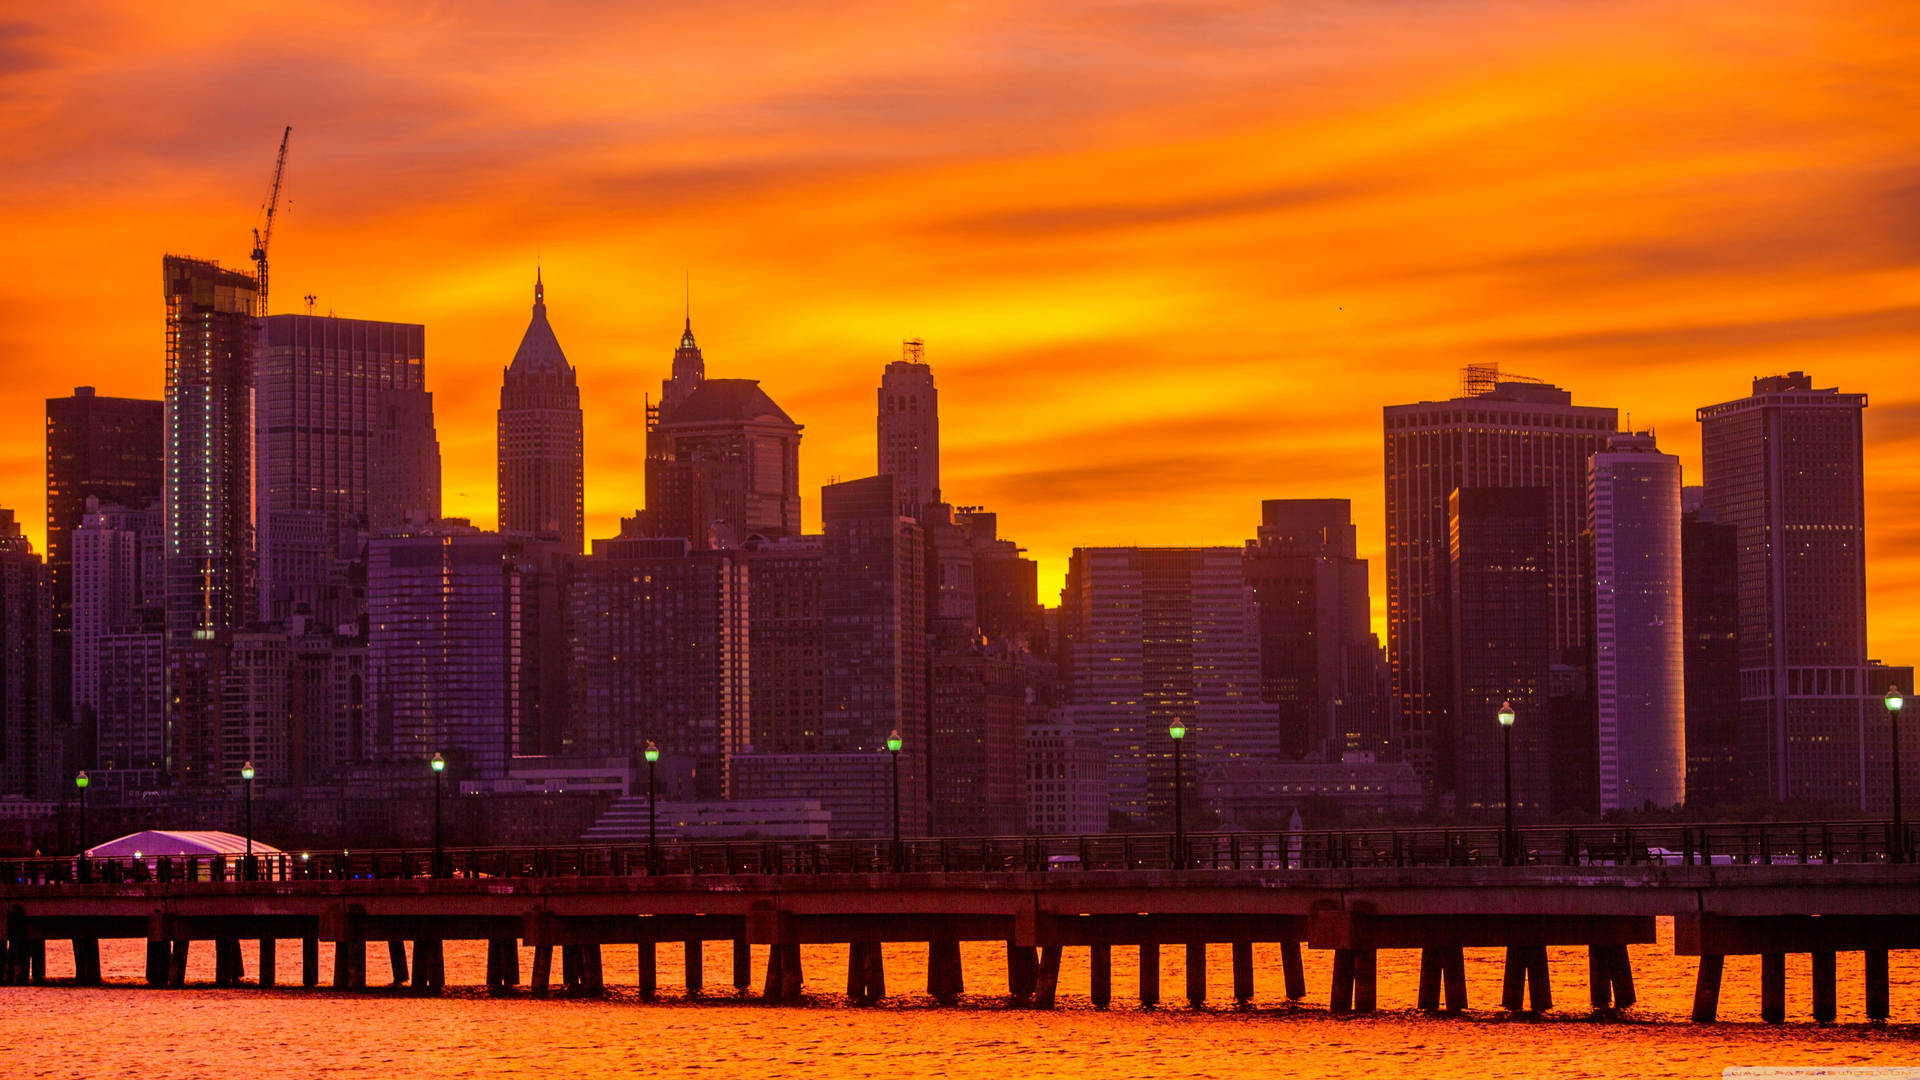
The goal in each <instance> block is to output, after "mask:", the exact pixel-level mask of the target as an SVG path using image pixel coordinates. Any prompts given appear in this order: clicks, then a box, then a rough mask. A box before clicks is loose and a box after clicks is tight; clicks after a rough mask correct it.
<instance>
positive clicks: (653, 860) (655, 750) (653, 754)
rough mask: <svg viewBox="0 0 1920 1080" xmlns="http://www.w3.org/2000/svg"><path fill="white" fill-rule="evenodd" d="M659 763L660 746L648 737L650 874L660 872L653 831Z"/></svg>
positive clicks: (648, 848) (648, 844) (657, 799)
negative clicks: (654, 776) (655, 782)
mask: <svg viewBox="0 0 1920 1080" xmlns="http://www.w3.org/2000/svg"><path fill="white" fill-rule="evenodd" d="M659 763H660V748H659V747H658V746H655V745H654V744H653V740H652V739H648V740H647V873H649V874H657V873H659V872H660V858H659V856H658V854H656V852H657V850H658V849H657V848H655V846H654V841H655V835H654V831H653V807H654V804H655V803H656V802H658V801H659V798H660V796H659V789H658V788H657V787H656V786H655V785H654V782H653V768H654V766H655V765H658V764H659Z"/></svg>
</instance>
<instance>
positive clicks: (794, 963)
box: [760, 942, 806, 1002]
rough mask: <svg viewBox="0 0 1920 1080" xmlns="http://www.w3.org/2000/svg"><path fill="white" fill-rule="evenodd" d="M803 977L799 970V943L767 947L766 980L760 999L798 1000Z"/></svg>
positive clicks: (773, 1000)
mask: <svg viewBox="0 0 1920 1080" xmlns="http://www.w3.org/2000/svg"><path fill="white" fill-rule="evenodd" d="M805 981H806V980H805V977H804V975H803V973H802V972H801V970H800V945H799V943H798V942H791V943H788V944H785V945H770V946H768V947H767V981H766V988H765V989H764V990H763V991H762V993H761V995H760V996H761V1000H763V1001H767V1002H779V1001H798V1000H800V989H801V987H802V986H804V985H805Z"/></svg>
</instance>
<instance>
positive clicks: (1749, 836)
mask: <svg viewBox="0 0 1920 1080" xmlns="http://www.w3.org/2000/svg"><path fill="white" fill-rule="evenodd" d="M1902 831H1903V832H1904V834H1905V835H1900V834H1896V832H1895V830H1894V828H1893V826H1892V823H1891V822H1887V821H1841V822H1818V821H1816V822H1767V823H1736V824H1710V825H1640V826H1527V827H1523V828H1519V829H1516V830H1515V831H1514V833H1513V834H1512V835H1511V836H1505V835H1503V830H1501V829H1500V828H1499V827H1498V826H1470V827H1461V828H1379V829H1338V830H1312V829H1308V830H1296V831H1277V832H1221V833H1193V834H1189V835H1187V836H1186V837H1185V838H1184V845H1183V844H1182V842H1181V840H1178V839H1176V838H1175V836H1173V835H1172V834H1167V833H1132V834H1105V835H1098V836H996V837H973V838H915V839H908V840H902V841H901V842H900V843H899V844H898V845H897V846H896V845H895V844H893V843H892V842H891V841H888V840H884V839H832V840H791V839H782V840H686V839H672V840H663V841H661V842H659V843H658V844H655V845H648V844H645V843H640V844H612V845H609V844H592V845H588V844H572V845H558V846H556V845H546V846H509V847H485V848H445V849H442V850H441V851H440V853H439V854H438V856H437V858H436V855H435V852H434V850H433V849H432V848H430V847H415V848H398V849H391V848H389V849H343V850H338V851H334V850H307V851H294V852H279V853H275V854H270V855H255V856H251V857H248V856H244V855H232V856H224V855H202V856H184V857H183V856H153V855H137V856H129V857H124V858H88V859H82V858H76V857H73V856H68V857H64V858H45V857H41V858H31V859H5V860H0V881H3V882H8V883H12V884H48V885H53V884H72V883H82V884H84V883H112V882H161V883H166V882H183V883H184V882H227V881H256V880H257V881H308V880H358V879H381V878H415V877H465V878H481V877H493V878H516V877H575V876H580V877H598V876H610V877H622V876H660V875H687V874H702V875H731V874H866V873H871V874H884V873H954V872H1036V871H1060V872H1075V871H1089V870H1173V869H1182V870H1210V871H1220V870H1254V871H1284V870H1298V869H1329V868H1332V869H1339V868H1348V867H1438V866H1501V865H1515V866H1561V867H1579V866H1715V867H1721V866H1731V867H1737V866H1780V865H1791V864H1807V863H1820V864H1833V863H1886V862H1899V861H1902V855H1903V854H1904V853H1910V852H1912V851H1913V850H1914V843H1913V840H1914V835H1913V834H1914V833H1915V831H1916V830H1915V829H1914V828H1913V827H1912V826H1910V825H1909V826H1908V827H1907V828H1906V829H1904V830H1902Z"/></svg>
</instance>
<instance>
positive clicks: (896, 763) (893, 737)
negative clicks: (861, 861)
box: [887, 728, 900, 870]
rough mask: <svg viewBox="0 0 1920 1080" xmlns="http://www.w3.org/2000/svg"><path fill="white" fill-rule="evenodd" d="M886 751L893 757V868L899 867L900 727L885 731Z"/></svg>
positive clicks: (897, 868)
mask: <svg viewBox="0 0 1920 1080" xmlns="http://www.w3.org/2000/svg"><path fill="white" fill-rule="evenodd" d="M887 753H888V754H889V755H891V756H892V758H893V868H894V869H895V870H899V869H900V729H899V728H894V729H893V730H892V731H890V732H888V733H887Z"/></svg>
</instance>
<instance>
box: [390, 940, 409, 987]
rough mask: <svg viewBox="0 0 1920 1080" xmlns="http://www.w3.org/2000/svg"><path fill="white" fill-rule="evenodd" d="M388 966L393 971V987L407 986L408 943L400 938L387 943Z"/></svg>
mask: <svg viewBox="0 0 1920 1080" xmlns="http://www.w3.org/2000/svg"><path fill="white" fill-rule="evenodd" d="M387 965H388V966H389V967H391V968H392V969H393V985H395V986H405V985H407V974H408V973H407V943H406V942H405V941H402V940H400V939H398V938H395V939H394V940H392V941H389V942H387Z"/></svg>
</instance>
